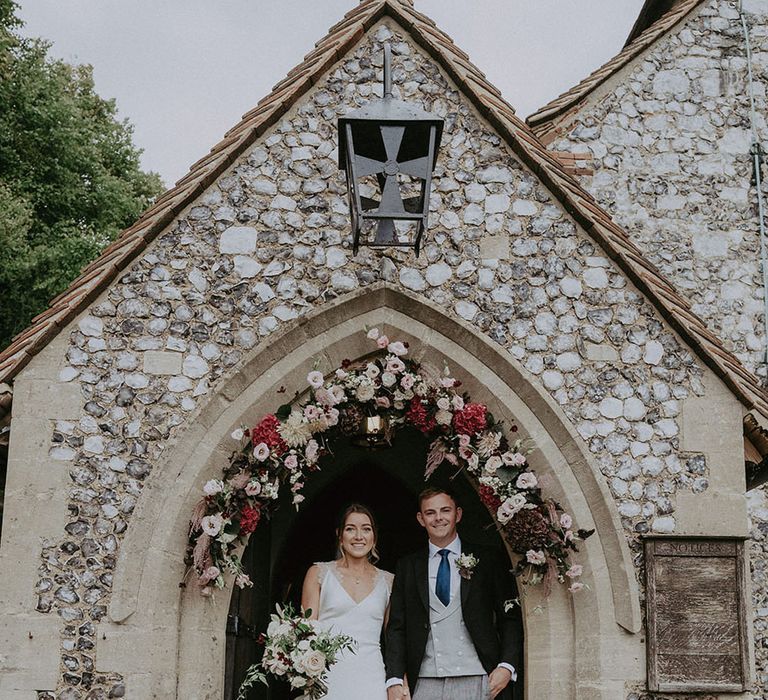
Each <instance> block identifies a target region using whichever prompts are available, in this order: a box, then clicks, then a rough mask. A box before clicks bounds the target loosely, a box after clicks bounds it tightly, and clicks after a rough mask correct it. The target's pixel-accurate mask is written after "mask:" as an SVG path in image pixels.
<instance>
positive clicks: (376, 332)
mask: <svg viewBox="0 0 768 700" xmlns="http://www.w3.org/2000/svg"><path fill="white" fill-rule="evenodd" d="M367 337H368V338H370V339H371V340H378V338H379V329H378V328H371V330H369V331H368V335H367Z"/></svg>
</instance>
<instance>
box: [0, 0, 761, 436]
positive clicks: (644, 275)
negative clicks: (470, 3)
mask: <svg viewBox="0 0 768 700" xmlns="http://www.w3.org/2000/svg"><path fill="white" fill-rule="evenodd" d="M699 1H700V0H696V2H699ZM356 11H357V12H358V13H359V26H358V23H356V22H353V23H352V24H351V25H350V23H349V21H348V20H349V17H350V15H353V16H354V12H355V11H353V12H351V13H348V14H347V17H346V18H345V21H344V22H343V26H344V30H343V31H344V37H343V41H341V42H339V43H335V42H327V40H328V38H329V37H326V38H325V39H323V40H322V41H321V42H318V45H319V44H324V43H330V47H329V50H332V51H334V52H336V55H337V57H341V55H343V53H344V52H345V51H346V50H347V49H348V48H349V47H350V46H351V45H352V44H353V43H355V42H356V41H357V40H358V39H359V38H360V36H361V35H362V31H365V30H367V29H369V28H370V27H371V26H372V25H373V24H374V23H375V22H376V21H378V19H380V18H381V17H382V16H383V15H384V14H387V15H389V16H391V17H392V18H393V19H394V20H396V21H397V22H398V23H399V24H401V25H402V26H403V27H404V28H406V29H407V30H408V31H409V32H410V34H411V36H412V38H413V39H414V41H416V43H417V44H419V45H420V46H421V47H422V48H424V49H425V50H426V51H427V53H429V54H430V55H431V56H432V57H433V58H434V59H435V60H436V61H437V62H438V63H439V64H440V65H441V67H442V68H443V69H444V70H445V71H446V73H448V75H449V76H450V78H451V79H452V80H453V81H454V82H456V84H457V85H459V86H460V87H461V88H462V90H463V91H464V93H465V95H466V96H467V97H468V98H469V99H470V101H471V102H472V103H473V104H474V105H475V107H476V108H477V109H478V111H479V112H480V113H481V114H482V115H483V116H484V117H485V118H486V119H487V120H488V121H489V123H490V124H491V125H492V126H493V128H494V129H496V130H497V131H498V132H499V134H501V135H502V136H504V137H505V139H506V141H507V143H508V145H509V146H510V148H511V149H512V151H513V152H514V153H515V154H516V155H517V156H518V157H519V158H520V160H521V161H522V162H523V163H524V164H525V165H526V166H527V167H529V168H530V169H531V170H532V171H533V172H534V173H535V174H536V175H537V176H538V177H539V178H540V179H541V181H542V182H543V183H544V184H545V185H546V186H547V187H548V188H549V190H550V191H551V192H552V193H553V195H554V196H555V198H556V199H558V200H559V201H560V203H561V204H562V205H563V207H564V208H565V209H566V211H568V213H569V214H571V216H573V218H574V219H575V220H576V221H577V222H578V223H579V225H580V226H581V227H582V228H584V229H585V231H587V233H588V234H589V235H590V236H591V237H592V238H593V239H594V240H595V241H596V242H597V243H598V245H600V246H601V247H602V248H603V249H604V250H605V252H606V254H607V255H608V256H609V257H611V258H612V259H613V260H614V261H615V262H616V263H617V265H618V266H619V267H620V268H621V269H622V270H623V271H624V272H625V273H626V274H627V276H628V277H629V278H630V279H631V280H632V282H633V283H634V284H635V286H637V288H638V289H639V290H640V291H641V292H642V293H643V294H644V295H645V296H646V297H648V298H649V299H650V300H652V301H653V303H654V305H655V306H656V308H657V309H658V310H659V312H660V313H661V314H662V316H664V318H665V319H666V320H667V322H668V323H669V324H670V325H671V326H672V328H673V329H674V330H675V331H676V332H677V333H678V334H679V335H680V336H681V337H682V338H683V340H684V341H685V342H686V343H687V344H688V345H689V347H691V349H692V350H693V351H694V352H695V353H696V354H697V355H698V356H699V357H700V359H701V360H702V361H703V362H704V363H705V364H706V365H707V366H708V367H710V369H712V371H713V372H715V374H717V375H718V376H719V377H720V378H721V379H722V380H723V381H724V382H725V383H726V385H727V386H728V387H729V388H730V389H731V391H733V392H734V394H735V395H736V396H737V397H738V398H739V399H740V400H741V401H742V403H744V404H745V405H746V406H747V408H748V409H751V410H755V411H758V412H759V414H760V415H761V416H762V417H763V418H764V419H765V420H766V421H768V400H766V393H765V392H764V390H763V389H762V387H761V386H760V384H759V382H758V380H757V378H756V377H755V376H754V375H753V374H751V373H750V372H748V371H747V370H746V369H745V368H744V367H743V366H742V365H741V364H740V363H739V361H738V359H736V357H735V356H734V355H732V354H731V353H730V352H729V351H727V350H726V349H725V348H724V347H723V346H722V344H721V343H720V341H719V340H718V339H717V338H715V337H714V336H713V335H712V334H711V332H710V331H709V330H708V329H707V327H706V325H705V324H704V323H703V321H702V320H701V319H700V318H699V317H698V316H696V315H695V314H694V313H693V312H692V311H691V309H690V304H689V303H688V301H687V300H686V299H685V298H684V297H682V296H680V295H679V294H677V293H676V292H675V291H674V289H673V288H672V287H671V285H669V283H668V282H667V281H666V280H665V279H664V277H663V276H662V275H661V273H660V272H659V271H658V270H657V269H656V268H655V267H654V266H653V265H651V264H650V263H648V262H647V261H646V260H645V259H644V256H643V255H642V253H641V251H640V250H639V249H638V248H637V247H636V246H635V244H634V243H633V242H632V241H631V240H630V238H629V236H628V235H627V234H626V232H625V231H624V230H623V229H622V228H620V227H619V226H618V225H617V224H616V223H614V222H613V221H612V220H611V218H610V216H609V215H608V213H607V212H606V211H605V210H603V209H602V208H601V207H600V206H598V205H597V203H596V202H595V200H594V198H593V197H592V196H591V195H590V194H589V193H588V192H587V191H586V190H584V189H583V188H582V187H581V185H580V184H579V183H578V182H577V181H576V180H575V179H574V178H573V177H572V176H571V175H569V174H568V173H567V172H566V170H565V168H564V167H563V163H562V162H561V161H560V160H558V159H557V158H555V157H553V156H552V154H550V153H549V152H548V151H547V149H546V147H545V146H544V145H543V144H542V143H541V141H540V140H539V139H537V138H536V136H535V135H534V133H533V132H532V131H531V129H530V128H529V127H528V126H527V125H526V124H525V123H524V122H523V121H521V120H520V119H519V118H518V117H517V116H515V114H514V110H513V109H512V107H511V106H510V105H508V104H507V103H506V102H505V101H504V100H503V98H501V97H500V96H499V92H498V90H497V89H496V88H495V87H494V86H492V85H490V83H488V82H487V81H486V80H485V79H484V78H482V77H480V76H482V73H481V72H480V71H479V70H477V69H476V68H475V67H474V66H473V65H472V64H469V65H468V61H467V59H466V54H464V52H462V51H461V50H460V49H458V48H457V47H456V48H455V47H454V44H453V41H452V40H451V39H450V37H448V36H447V35H446V34H444V33H442V32H441V31H440V30H439V29H437V28H436V27H435V24H434V22H432V20H430V19H429V18H427V17H425V16H424V15H422V14H421V13H419V12H417V11H416V10H415V9H414V8H413V7H412V5H411V4H410V3H409V2H408V0H379V1H373V0H367V1H366V2H363V3H361V4H360V5H359V6H358V7H357V8H356ZM438 37H439V40H438ZM323 63H324V62H323ZM309 83H310V81H308V80H303V81H302V91H299V90H298V88H297V90H296V91H295V92H293V93H291V94H290V98H291V99H290V100H289V99H288V97H286V95H285V91H286V90H285V88H283V90H281V91H280V93H278V95H279V98H280V107H279V108H278V109H277V110H275V111H269V112H268V115H269V116H268V120H269V125H271V124H273V123H274V122H275V121H277V119H278V118H279V117H281V116H282V114H283V113H284V112H285V111H287V109H288V108H289V107H290V105H291V104H293V102H295V100H296V99H298V97H299V96H300V95H301V94H303V93H304V92H305V91H306V90H308V89H309ZM273 95H274V93H273ZM273 95H272V96H273ZM272 96H270V97H272ZM268 100H269V98H267V100H263V101H262V104H265V103H266V102H268ZM266 128H267V125H266V124H265V123H263V122H259V123H258V124H255V125H253V126H252V128H249V129H248V130H246V131H247V133H245V134H243V135H240V129H239V128H238V127H235V129H233V130H231V131H230V133H232V132H233V131H236V132H238V137H237V138H236V139H232V137H230V140H229V143H228V146H227V149H228V157H227V159H226V160H227V162H228V163H231V162H232V161H233V160H234V159H235V158H236V157H237V156H238V155H239V154H240V153H242V151H243V150H245V148H247V147H248V146H249V145H250V144H251V143H252V142H253V141H254V140H255V139H256V138H258V136H259V135H260V134H261V133H263V131H264V130H265V129H266ZM220 172H223V169H222V170H220V169H219V168H215V169H213V170H211V171H205V173H204V176H203V177H204V180H205V183H197V186H195V187H193V188H192V189H193V190H194V191H195V192H199V191H201V190H200V188H201V187H207V186H208V185H209V184H210V183H212V182H213V181H214V180H215V179H216V177H218V174H219V173H220ZM185 179H186V178H185ZM184 187H189V184H185V185H184ZM164 199H165V200H166V201H167V202H168V204H169V205H171V203H172V206H173V208H172V211H171V212H169V213H168V215H167V216H158V212H154V214H153V215H154V216H158V221H157V222H156V223H155V224H154V225H153V227H152V230H151V231H146V232H143V233H142V236H141V249H143V248H144V247H145V246H146V245H147V243H148V242H149V241H150V240H152V238H154V236H156V235H157V234H158V233H159V232H160V231H162V230H163V229H164V228H165V227H166V226H167V225H168V223H170V221H172V220H173V218H174V217H175V216H176V214H177V213H178V211H180V210H181V208H183V207H184V206H186V204H188V203H189V201H185V202H184V203H180V202H178V201H176V200H175V198H174V197H164ZM139 223H140V222H139ZM136 228H137V226H134V227H132V229H136ZM130 230H131V229H129V231H130ZM132 259H133V256H132V255H131V254H130V252H129V251H126V252H125V254H124V255H123V256H121V257H120V258H119V260H117V261H116V260H114V259H112V260H110V261H109V270H108V271H107V272H106V273H105V274H104V277H103V278H102V279H101V280H100V284H99V285H97V286H95V287H92V288H91V289H90V290H89V292H90V293H88V294H86V295H85V296H84V298H83V300H81V301H80V302H77V303H73V304H71V305H70V307H69V309H67V311H68V313H66V312H65V314H64V315H63V316H58V315H54V317H55V318H56V326H57V327H55V328H52V329H46V330H47V332H45V333H41V334H40V335H37V333H36V332H33V333H32V334H31V336H29V337H30V338H31V339H33V340H36V342H34V344H33V345H32V346H31V347H26V348H23V347H19V346H18V345H19V344H18V342H15V343H13V344H12V346H11V347H12V348H13V349H14V350H13V353H8V352H7V351H5V352H4V353H0V368H2V369H0V382H9V381H10V380H11V379H12V377H13V376H15V374H16V373H18V371H19V370H20V369H21V368H22V367H23V366H24V365H25V364H26V363H27V362H29V359H30V358H31V356H32V355H34V354H35V353H36V352H38V351H39V350H40V348H41V347H42V346H43V345H44V344H45V343H47V342H49V341H50V339H51V338H52V337H53V335H55V334H56V333H57V332H58V328H61V327H62V326H65V325H66V323H68V322H69V320H71V319H72V318H74V316H75V315H76V314H78V313H80V312H81V311H82V310H83V309H84V308H85V306H86V305H87V303H89V302H90V300H91V299H93V298H94V296H95V295H96V294H98V293H100V292H101V291H103V289H104V288H105V287H106V286H107V285H108V284H109V283H110V282H111V281H112V280H114V279H115V277H116V276H117V275H118V274H119V272H120V271H121V270H122V269H124V268H125V267H127V265H128V264H130V262H131V261H132ZM94 266H95V267H94ZM91 267H92V268H94V269H95V268H97V267H98V260H97V261H96V262H95V263H94V265H92V266H91ZM91 274H92V273H91ZM90 276H91V275H89V277H90ZM62 298H66V299H71V294H69V293H65V295H63V296H62ZM54 311H55V310H54ZM43 316H45V314H44V315H43ZM29 330H32V329H29ZM29 330H28V331H27V332H29ZM41 337H42V338H43V339H42V340H39V339H40V338H41ZM10 349H11V348H9V349H8V350H10ZM12 354H16V355H17V356H18V357H19V360H18V362H11V363H8V362H7V360H8V359H9V355H12Z"/></svg>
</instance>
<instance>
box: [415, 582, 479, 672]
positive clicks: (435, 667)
mask: <svg viewBox="0 0 768 700" xmlns="http://www.w3.org/2000/svg"><path fill="white" fill-rule="evenodd" d="M429 622H430V631H429V637H428V638H427V648H426V649H425V651H424V660H423V661H422V662H421V670H420V671H419V676H420V677H423V678H446V677H448V678H453V677H455V676H479V675H485V669H484V668H483V665H482V664H481V663H480V659H479V658H478V656H477V652H476V651H475V646H474V644H472V639H471V638H470V636H469V632H468V630H467V628H466V626H465V625H464V618H463V617H462V614H461V593H460V592H459V591H454V592H453V595H452V596H451V602H450V603H449V604H448V607H446V606H445V605H443V604H442V603H441V602H440V599H439V598H438V597H437V596H436V595H435V592H434V591H432V590H430V591H429Z"/></svg>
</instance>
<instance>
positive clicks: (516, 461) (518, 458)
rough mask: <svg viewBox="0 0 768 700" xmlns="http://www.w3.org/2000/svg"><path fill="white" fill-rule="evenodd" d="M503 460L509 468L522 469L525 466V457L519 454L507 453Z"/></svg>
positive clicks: (502, 456)
mask: <svg viewBox="0 0 768 700" xmlns="http://www.w3.org/2000/svg"><path fill="white" fill-rule="evenodd" d="M501 458H502V459H503V460H504V464H506V465H507V466H508V467H522V466H523V465H524V464H525V455H521V454H520V453H519V452H505V453H504V454H503V455H501Z"/></svg>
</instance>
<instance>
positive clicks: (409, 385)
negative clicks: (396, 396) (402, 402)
mask: <svg viewBox="0 0 768 700" xmlns="http://www.w3.org/2000/svg"><path fill="white" fill-rule="evenodd" d="M415 383H416V379H414V376H413V375H412V374H405V375H403V378H402V379H401V380H400V386H401V387H403V389H405V390H406V391H410V390H411V389H413V385H414V384H415Z"/></svg>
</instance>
